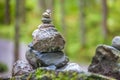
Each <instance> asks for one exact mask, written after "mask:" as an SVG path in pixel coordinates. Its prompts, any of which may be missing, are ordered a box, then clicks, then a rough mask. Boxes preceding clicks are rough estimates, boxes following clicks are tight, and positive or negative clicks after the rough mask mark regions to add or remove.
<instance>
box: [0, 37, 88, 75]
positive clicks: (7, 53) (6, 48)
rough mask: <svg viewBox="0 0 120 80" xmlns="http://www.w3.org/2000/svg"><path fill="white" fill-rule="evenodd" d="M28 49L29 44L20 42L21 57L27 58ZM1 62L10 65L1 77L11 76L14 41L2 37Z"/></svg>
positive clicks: (0, 46) (85, 66)
mask: <svg viewBox="0 0 120 80" xmlns="http://www.w3.org/2000/svg"><path fill="white" fill-rule="evenodd" d="M26 50H27V45H26V44H24V43H20V50H19V59H22V60H26V59H25V52H26ZM0 62H2V63H5V64H6V65H7V66H8V71H7V72H5V73H0V77H10V76H11V72H12V66H13V63H14V42H13V41H10V40H6V39H0ZM81 67H82V68H83V69H84V70H85V71H87V67H88V66H87V65H82V64H81Z"/></svg>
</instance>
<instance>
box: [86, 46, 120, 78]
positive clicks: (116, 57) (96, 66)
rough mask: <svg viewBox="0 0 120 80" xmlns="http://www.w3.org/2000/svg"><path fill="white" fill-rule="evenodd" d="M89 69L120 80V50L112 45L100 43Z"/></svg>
mask: <svg viewBox="0 0 120 80" xmlns="http://www.w3.org/2000/svg"><path fill="white" fill-rule="evenodd" d="M88 71H89V72H93V73H98V74H102V75H106V76H109V77H114V78H116V79H118V80H120V77H119V76H120V51H119V50H118V49H116V48H114V47H112V46H107V45H99V46H98V47H97V48H96V53H95V56H94V57H93V60H92V63H91V64H90V66H89V67H88Z"/></svg>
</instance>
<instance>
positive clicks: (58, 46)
mask: <svg viewBox="0 0 120 80" xmlns="http://www.w3.org/2000/svg"><path fill="white" fill-rule="evenodd" d="M51 21H52V20H51V12H50V10H46V12H44V13H43V15H42V24H41V25H39V26H38V29H36V30H35V31H33V33H32V36H33V41H32V42H31V43H30V44H29V48H30V49H29V50H28V51H27V52H26V58H27V60H28V62H29V63H30V64H31V65H32V66H33V68H34V69H36V68H38V67H48V66H50V67H52V68H54V69H57V68H61V67H63V66H65V65H66V64H67V63H68V61H69V59H68V58H67V57H66V56H65V54H64V52H63V51H62V50H63V49H64V45H65V40H64V38H63V37H62V35H61V34H60V33H59V32H58V31H57V30H56V28H55V27H54V25H53V24H51Z"/></svg>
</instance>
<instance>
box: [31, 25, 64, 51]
mask: <svg viewBox="0 0 120 80" xmlns="http://www.w3.org/2000/svg"><path fill="white" fill-rule="evenodd" d="M32 36H33V42H32V45H31V46H30V47H32V48H33V49H35V50H37V51H40V52H53V51H61V50H62V49H63V48H64V45H65V40H64V38H63V37H62V36H61V35H60V33H59V32H57V30H56V29H55V28H54V27H47V28H39V29H36V30H35V31H34V32H33V33H32Z"/></svg>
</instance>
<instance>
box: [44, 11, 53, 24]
mask: <svg viewBox="0 0 120 80" xmlns="http://www.w3.org/2000/svg"><path fill="white" fill-rule="evenodd" d="M51 21H52V20H51V11H50V10H49V9H48V10H46V11H45V12H44V13H43V14H42V22H43V23H46V24H49V23H50V22H51Z"/></svg>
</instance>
